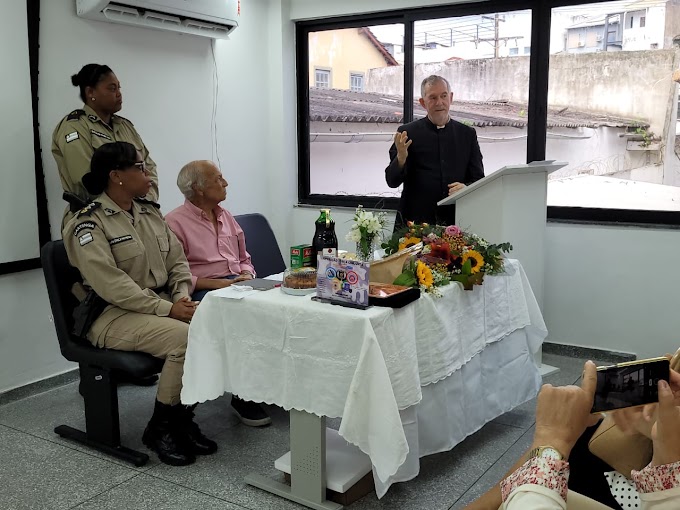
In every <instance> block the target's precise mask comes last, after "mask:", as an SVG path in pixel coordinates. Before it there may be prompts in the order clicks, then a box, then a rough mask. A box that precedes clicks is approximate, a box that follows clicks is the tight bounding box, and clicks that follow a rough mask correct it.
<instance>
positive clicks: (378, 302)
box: [368, 284, 420, 308]
mask: <svg viewBox="0 0 680 510" xmlns="http://www.w3.org/2000/svg"><path fill="white" fill-rule="evenodd" d="M371 286H372V287H373V286H376V287H380V286H382V285H381V284H371ZM385 287H389V288H391V289H392V291H394V290H395V289H394V288H395V287H397V286H395V285H385ZM419 297H420V289H417V288H414V287H403V289H402V290H399V291H397V292H394V293H393V294H390V295H389V296H385V297H378V296H373V295H370V294H369V296H368V304H369V305H373V306H387V307H390V308H401V307H402V306H406V305H407V304H409V303H412V302H413V301H415V300H416V299H418V298H419Z"/></svg>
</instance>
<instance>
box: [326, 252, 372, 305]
mask: <svg viewBox="0 0 680 510" xmlns="http://www.w3.org/2000/svg"><path fill="white" fill-rule="evenodd" d="M369 267H370V266H369V264H368V263H366V262H360V261H358V260H347V259H339V258H337V257H327V256H323V257H319V267H318V269H317V274H316V278H317V281H316V295H317V296H318V297H320V298H322V299H329V300H331V301H338V302H343V303H350V304H353V305H358V306H368V270H369Z"/></svg>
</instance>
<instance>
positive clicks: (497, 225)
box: [437, 161, 568, 375]
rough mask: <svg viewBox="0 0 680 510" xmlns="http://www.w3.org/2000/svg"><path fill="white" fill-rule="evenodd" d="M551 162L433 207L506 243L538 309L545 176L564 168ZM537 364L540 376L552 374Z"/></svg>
mask: <svg viewBox="0 0 680 510" xmlns="http://www.w3.org/2000/svg"><path fill="white" fill-rule="evenodd" d="M567 165H568V163H563V162H556V161H534V162H533V163H529V164H525V165H514V166H506V167H503V168H501V169H500V170H498V171H496V172H494V173H492V174H490V175H487V176H486V177H484V178H483V179H480V180H479V181H477V182H475V183H473V184H471V185H470V186H467V187H466V188H463V189H462V190H460V191H459V192H458V193H455V194H453V195H451V196H449V197H447V198H445V199H443V200H440V201H439V202H438V203H437V205H451V204H456V225H458V226H459V227H461V228H463V229H469V230H470V231H472V232H474V233H475V234H478V235H480V236H482V237H484V238H485V239H487V240H488V241H489V242H492V243H501V242H509V243H511V244H512V246H513V250H512V252H511V253H510V256H511V257H512V258H516V259H518V260H519V261H520V262H521V263H522V266H523V267H524V270H525V271H526V273H527V277H528V278H529V282H530V283H531V288H532V290H533V291H534V295H535V296H536V301H538V306H539V307H540V308H541V310H543V280H544V276H545V237H546V218H547V213H546V211H547V193H548V174H550V173H552V172H554V171H555V170H558V169H560V168H562V167H565V166H567ZM540 358H541V356H540V352H539V355H538V356H537V362H538V363H539V366H541V374H543V375H546V374H547V373H552V371H556V370H557V369H554V370H551V369H552V368H554V367H550V368H549V367H548V365H542V363H541V359H540Z"/></svg>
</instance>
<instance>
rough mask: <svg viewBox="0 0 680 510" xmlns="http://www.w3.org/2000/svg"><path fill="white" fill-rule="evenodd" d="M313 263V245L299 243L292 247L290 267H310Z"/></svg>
mask: <svg viewBox="0 0 680 510" xmlns="http://www.w3.org/2000/svg"><path fill="white" fill-rule="evenodd" d="M311 265H312V245H311V244H299V245H297V246H291V248H290V267H291V269H297V268H299V267H309V266H311Z"/></svg>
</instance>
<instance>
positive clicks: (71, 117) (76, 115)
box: [66, 110, 85, 120]
mask: <svg viewBox="0 0 680 510" xmlns="http://www.w3.org/2000/svg"><path fill="white" fill-rule="evenodd" d="M83 115H85V110H73V111H72V112H71V113H69V114H68V117H66V120H78V119H79V118H80V117H82V116H83Z"/></svg>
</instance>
